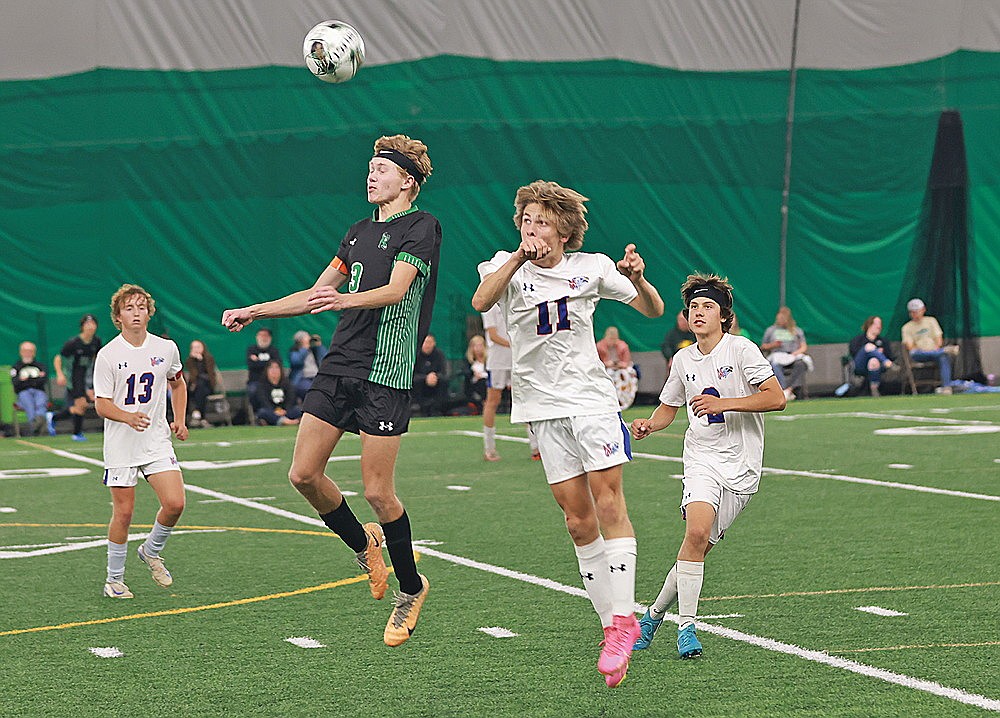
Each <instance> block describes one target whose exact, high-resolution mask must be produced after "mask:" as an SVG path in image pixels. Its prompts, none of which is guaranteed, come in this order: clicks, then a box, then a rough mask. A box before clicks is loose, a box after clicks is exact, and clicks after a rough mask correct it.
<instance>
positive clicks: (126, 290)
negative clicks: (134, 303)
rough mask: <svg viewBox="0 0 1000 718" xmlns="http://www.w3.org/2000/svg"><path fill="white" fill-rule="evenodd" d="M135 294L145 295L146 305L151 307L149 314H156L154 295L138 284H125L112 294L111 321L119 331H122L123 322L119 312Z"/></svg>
mask: <svg viewBox="0 0 1000 718" xmlns="http://www.w3.org/2000/svg"><path fill="white" fill-rule="evenodd" d="M134 296H141V297H145V299H146V306H147V307H149V316H153V315H154V314H156V300H154V299H153V295H151V294H150V293H149V292H147V291H146V290H145V289H143V288H142V287H140V286H139V285H138V284H123V285H122V286H121V287H119V288H118V291H117V292H115V293H114V294H112V295H111V321H112V322H114V325H115V328H116V329H118V330H119V331H121V328H122V322H121V320H120V319H119V318H118V314H119V312H121V310H122V307H124V306H125V302H126V301H127V300H128V298H129V297H134Z"/></svg>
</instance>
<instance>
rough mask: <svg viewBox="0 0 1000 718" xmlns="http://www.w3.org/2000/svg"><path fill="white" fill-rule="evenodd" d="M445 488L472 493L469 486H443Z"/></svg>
mask: <svg viewBox="0 0 1000 718" xmlns="http://www.w3.org/2000/svg"><path fill="white" fill-rule="evenodd" d="M445 488H446V489H451V490H452V491H472V487H471V486H458V485H451V486H445Z"/></svg>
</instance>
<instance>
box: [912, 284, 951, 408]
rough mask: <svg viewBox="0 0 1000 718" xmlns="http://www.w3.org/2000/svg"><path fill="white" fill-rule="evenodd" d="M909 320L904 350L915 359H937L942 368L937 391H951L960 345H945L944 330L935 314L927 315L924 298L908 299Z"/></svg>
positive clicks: (946, 392)
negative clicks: (952, 369)
mask: <svg viewBox="0 0 1000 718" xmlns="http://www.w3.org/2000/svg"><path fill="white" fill-rule="evenodd" d="M906 311H908V312H909V313H910V321H908V322H907V323H906V324H904V325H903V331H902V334H903V350H904V351H908V352H909V353H910V359H912V360H913V361H936V362H937V363H938V368H939V369H940V371H941V386H940V387H938V392H939V393H941V394H951V360H952V357H955V356H958V347H957V346H955V345H953V344H951V345H948V346H944V332H942V331H941V325H940V324H938V320H937V319H935V318H934V317H929V316H927V306H926V305H925V304H924V301H923V300H922V299H917V298H913V299H911V300H910V301H908V302H907V303H906Z"/></svg>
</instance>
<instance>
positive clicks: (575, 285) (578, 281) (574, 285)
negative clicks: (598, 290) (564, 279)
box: [569, 277, 590, 289]
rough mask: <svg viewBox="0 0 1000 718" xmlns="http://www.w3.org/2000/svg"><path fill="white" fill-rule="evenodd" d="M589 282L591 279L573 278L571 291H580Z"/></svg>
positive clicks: (570, 283) (570, 285) (570, 281)
mask: <svg viewBox="0 0 1000 718" xmlns="http://www.w3.org/2000/svg"><path fill="white" fill-rule="evenodd" d="M589 281H590V277H573V278H572V279H571V280H569V288H570V289H579V288H580V287H582V286H583V285H584V284H586V283H587V282H589Z"/></svg>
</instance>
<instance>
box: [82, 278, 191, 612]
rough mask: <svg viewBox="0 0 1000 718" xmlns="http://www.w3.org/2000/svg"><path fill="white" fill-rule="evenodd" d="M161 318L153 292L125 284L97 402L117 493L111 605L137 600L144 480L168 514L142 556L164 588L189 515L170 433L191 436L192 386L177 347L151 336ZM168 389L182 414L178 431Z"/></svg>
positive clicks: (110, 482) (103, 356)
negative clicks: (177, 531)
mask: <svg viewBox="0 0 1000 718" xmlns="http://www.w3.org/2000/svg"><path fill="white" fill-rule="evenodd" d="M155 312H156V303H155V302H154V301H153V298H152V297H151V296H150V295H149V292H147V291H146V290H145V289H143V288H142V287H140V286H137V285H135V284H125V285H123V286H122V287H121V288H120V289H119V290H118V291H117V292H115V294H114V296H112V297H111V319H112V321H114V323H115V326H116V327H117V328H118V329H120V330H121V334H119V335H118V336H117V337H115V338H114V339H112V340H111V341H110V342H108V343H107V344H106V345H105V346H104V347H102V348H101V351H100V352H98V354H97V359H96V361H95V363H94V394H95V396H96V399H95V402H94V403H95V408H96V409H97V413H98V414H99V415H100V416H102V417H103V418H104V467H105V468H104V483H105V485H106V486H107V487H108V488H109V489H110V490H111V504H112V507H113V509H112V514H111V523H110V524H109V526H108V577H107V581H106V582H105V584H104V595H105V596H108V597H109V598H132V592H131V591H130V590H129V588H128V586H126V585H125V583H124V575H125V557H126V553H127V550H128V530H129V526H130V525H131V522H132V510H133V508H134V507H135V487H136V484H138V483H139V478H140V477H143V478H145V480H146V481H147V482H148V483H149V485H150V486H151V487H152V488H153V491H155V492H156V498H158V499H159V501H160V509H159V511H158V512H157V513H156V521H155V522H154V523H153V528H152V530H151V531H150V532H149V536H148V537H147V538H146V540H145V542H144V543H142V544H141V545H140V546H139V547H138V549H137V553H138V557H139V560H141V561H142V562H143V563H144V564H146V566H147V567H148V568H149V570H150V572H151V573H152V577H153V581H154V582H155V583H156V584H157V585H158V586H160V587H161V588H167V587H168V586H170V585H171V584H172V583H173V577H172V576H171V575H170V572H169V571H168V570H167V568H166V566H164V565H163V559H162V558H161V557H160V551H162V550H163V546H164V544H166V542H167V538H168V537H169V536H170V532H171V531H173V528H174V526H176V525H177V521H178V520H179V519H180V517H181V512H182V511H183V510H184V480H183V479H182V477H181V471H180V467H179V466H178V464H177V458H176V457H175V456H174V449H173V446H172V445H171V443H170V432H171V430H172V431H173V432H174V435H175V436H176V437H177V438H178V439H180V440H181V441H184V440H185V439H187V437H188V429H187V426H186V425H185V423H184V418H185V416H186V411H187V384H186V383H185V381H184V372H183V370H182V369H183V366H182V365H181V355H180V352H179V351H178V349H177V345H176V344H174V342H172V341H170V340H169V339H164V338H163V337H158V336H156V335H155V334H150V333H149V332H148V331H147V327H148V325H149V318H150V317H151V316H153V314H154V313H155ZM168 386H169V387H170V391H171V402H172V404H173V412H174V420H173V422H171V423H170V424H167V387H168Z"/></svg>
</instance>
